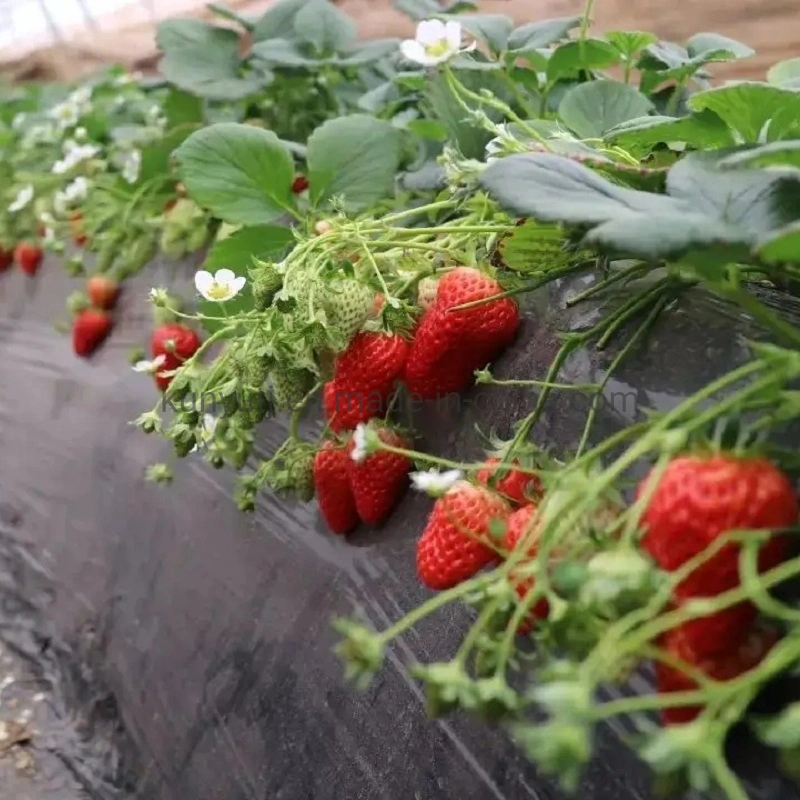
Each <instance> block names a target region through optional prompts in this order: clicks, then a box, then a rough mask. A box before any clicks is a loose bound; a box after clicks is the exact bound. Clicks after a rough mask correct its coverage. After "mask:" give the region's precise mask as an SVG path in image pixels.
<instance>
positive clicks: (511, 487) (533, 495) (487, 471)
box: [477, 458, 542, 506]
mask: <svg viewBox="0 0 800 800" xmlns="http://www.w3.org/2000/svg"><path fill="white" fill-rule="evenodd" d="M499 463H501V459H499V458H488V459H486V467H484V469H482V470H480V471H479V472H478V475H477V479H478V483H482V484H483V485H484V486H488V485H489V481H490V480H491V478H492V476H493V475H494V474H495V472H497V471H498V470H497V467H496V466H495V465H496V464H499ZM511 463H512V464H516V465H517V466H519V460H518V459H514V461H512V462H511ZM494 489H495V490H496V491H498V492H500V494H502V495H505V496H506V497H507V498H508V499H509V500H510V501H511V502H512V503H516V504H517V505H521V506H522V505H525V504H526V503H530V502H531V500H535V499H537V498H538V497H539V496H540V495H541V491H542V482H541V481H540V480H539V478H537V477H536V475H530V474H528V473H525V472H520V471H519V470H515V469H509V470H508V472H506V474H505V477H503V478H500V480H498V481H496V482H495V484H494Z"/></svg>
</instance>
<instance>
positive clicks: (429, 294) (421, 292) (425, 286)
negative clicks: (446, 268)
mask: <svg viewBox="0 0 800 800" xmlns="http://www.w3.org/2000/svg"><path fill="white" fill-rule="evenodd" d="M438 288H439V281H438V279H436V278H434V277H432V276H428V277H427V278H423V279H422V280H421V281H420V282H419V284H418V285H417V305H419V307H420V308H421V309H422V310H423V311H427V310H428V309H429V308H430V307H431V306H432V305H433V304H434V303H435V302H436V290H437V289H438Z"/></svg>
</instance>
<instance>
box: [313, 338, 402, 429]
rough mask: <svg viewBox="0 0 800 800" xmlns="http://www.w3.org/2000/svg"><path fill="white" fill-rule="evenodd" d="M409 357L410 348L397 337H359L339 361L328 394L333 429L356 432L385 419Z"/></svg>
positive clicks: (326, 401)
mask: <svg viewBox="0 0 800 800" xmlns="http://www.w3.org/2000/svg"><path fill="white" fill-rule="evenodd" d="M407 355H408V344H406V342H405V340H404V339H403V338H402V337H400V336H397V335H396V334H392V333H382V332H371V331H364V332H362V333H359V334H357V335H356V336H355V337H354V338H353V340H352V341H351V342H350V345H349V346H348V348H347V349H346V350H345V351H344V352H343V353H341V354H340V355H339V357H338V358H337V359H336V364H335V366H334V376H333V380H332V381H330V382H329V383H328V385H326V387H325V390H324V398H323V399H324V407H325V417H326V419H327V420H328V423H329V424H330V427H331V429H332V430H334V431H346V430H353V429H354V428H355V427H356V425H358V423H359V422H367V421H368V420H370V419H372V418H373V417H382V416H384V415H385V414H386V411H387V408H388V405H389V398H390V396H391V394H392V392H393V391H394V386H395V382H396V381H397V379H398V378H399V377H400V375H401V374H402V372H403V367H404V366H405V362H406V357H407Z"/></svg>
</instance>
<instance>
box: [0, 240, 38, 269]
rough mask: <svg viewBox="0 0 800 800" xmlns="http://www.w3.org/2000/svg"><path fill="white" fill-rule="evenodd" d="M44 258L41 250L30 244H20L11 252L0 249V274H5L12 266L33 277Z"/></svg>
mask: <svg viewBox="0 0 800 800" xmlns="http://www.w3.org/2000/svg"><path fill="white" fill-rule="evenodd" d="M43 258H44V252H43V251H42V248H41V247H39V246H37V245H35V244H33V243H32V242H20V243H19V244H18V245H17V246H16V247H14V249H13V250H6V249H5V248H4V247H0V272H5V271H6V270H7V269H8V268H9V267H10V266H11V265H12V264H14V263H16V265H17V266H18V267H19V268H20V269H21V270H22V271H23V272H24V273H25V274H26V275H31V276H33V275H35V274H36V273H37V272H38V271H39V266H40V265H41V263H42V259H43Z"/></svg>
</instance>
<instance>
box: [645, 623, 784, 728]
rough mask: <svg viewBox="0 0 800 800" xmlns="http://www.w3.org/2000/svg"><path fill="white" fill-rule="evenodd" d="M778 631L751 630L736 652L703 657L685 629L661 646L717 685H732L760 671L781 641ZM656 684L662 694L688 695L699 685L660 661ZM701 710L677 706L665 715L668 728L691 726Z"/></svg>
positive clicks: (666, 637) (670, 633)
mask: <svg viewBox="0 0 800 800" xmlns="http://www.w3.org/2000/svg"><path fill="white" fill-rule="evenodd" d="M778 638H779V637H778V634H777V633H776V632H775V631H761V630H754V629H750V630H749V631H747V632H745V634H744V637H743V641H742V642H741V643H740V644H739V645H738V646H737V647H736V648H734V649H733V650H728V651H726V652H723V653H718V654H717V655H715V656H704V655H702V654H700V653H698V652H697V651H696V650H695V649H694V647H693V641H694V640H693V637H691V636H687V635H686V631H685V629H684V628H683V626H680V627H678V628H675V629H673V630H671V631H668V632H667V633H666V634H665V635H664V637H663V640H662V642H661V646H662V647H663V649H664V650H665V651H666V653H667V654H669V655H670V656H672V657H673V658H676V659H679V660H680V661H682V662H684V663H686V664H687V665H688V666H690V667H694V668H695V669H697V670H699V671H700V672H701V673H702V674H703V675H706V676H707V677H709V678H712V679H713V680H715V681H730V680H733V679H734V678H738V677H739V676H740V675H743V674H744V673H745V672H749V671H750V670H751V669H754V668H755V667H757V666H758V665H759V664H760V663H761V661H762V660H763V658H764V656H766V655H767V653H768V652H769V651H770V650H771V649H772V647H773V646H774V645H775V643H776V642H777V641H778ZM656 683H657V686H658V691H659V693H661V694H668V693H671V692H689V691H693V690H695V689H697V688H698V686H697V683H696V682H695V681H694V679H693V678H691V677H690V676H689V675H687V674H686V673H685V672H683V671H682V670H679V669H677V668H675V667H672V666H670V665H668V664H665V663H663V662H661V661H659V662H658V663H657V664H656ZM702 710H703V709H702V707H699V706H676V707H674V708H666V709H664V710H663V712H662V719H663V721H664V724H665V725H675V724H681V723H685V722H691V721H692V720H693V719H695V718H696V717H697V715H698V714H699V713H700V712H701V711H702Z"/></svg>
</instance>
